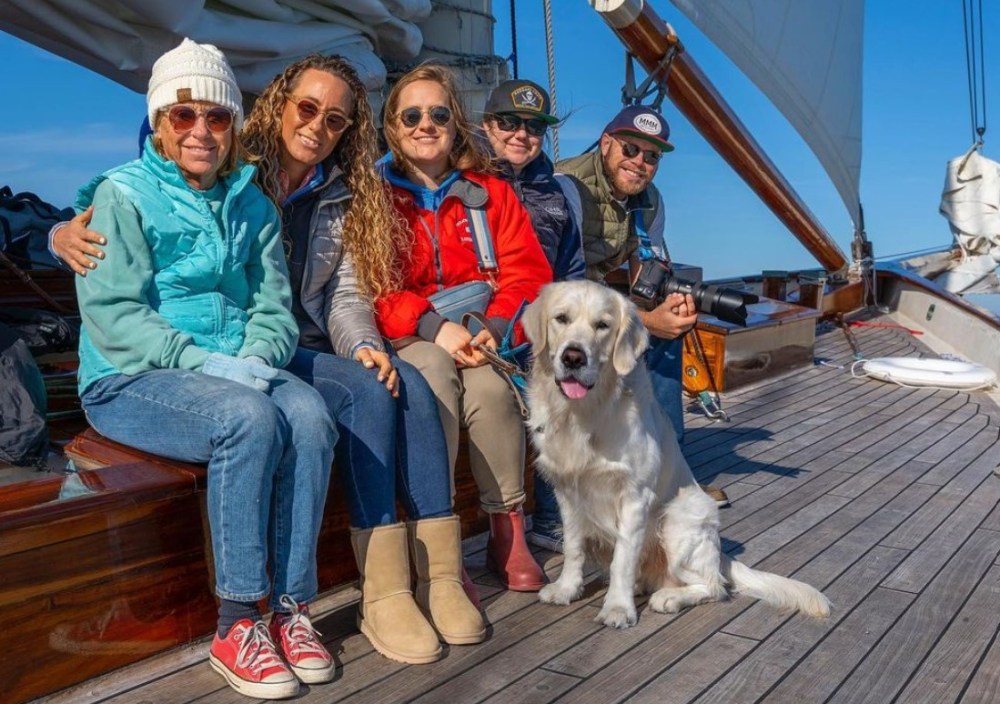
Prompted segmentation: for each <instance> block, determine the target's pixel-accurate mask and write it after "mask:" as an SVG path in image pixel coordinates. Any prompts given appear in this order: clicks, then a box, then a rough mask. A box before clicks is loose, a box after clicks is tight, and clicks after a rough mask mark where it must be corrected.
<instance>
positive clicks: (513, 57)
mask: <svg viewBox="0 0 1000 704" xmlns="http://www.w3.org/2000/svg"><path fill="white" fill-rule="evenodd" d="M963 1H964V0H963ZM516 2H517V0H510V62H511V67H512V68H513V69H514V78H517V77H518V75H517V6H516Z"/></svg>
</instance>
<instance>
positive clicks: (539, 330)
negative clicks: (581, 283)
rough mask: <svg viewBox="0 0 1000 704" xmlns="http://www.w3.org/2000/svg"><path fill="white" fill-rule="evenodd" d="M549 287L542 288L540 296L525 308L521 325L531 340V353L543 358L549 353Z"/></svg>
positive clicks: (536, 357) (535, 356) (537, 357)
mask: <svg viewBox="0 0 1000 704" xmlns="http://www.w3.org/2000/svg"><path fill="white" fill-rule="evenodd" d="M550 285H551V284H550ZM548 288H549V287H548V286H545V287H544V288H542V291H541V293H539V294H538V298H536V299H535V300H534V302H533V303H531V304H530V305H529V306H528V307H527V308H525V309H524V315H522V316H521V327H522V328H523V329H524V335H525V337H527V338H528V340H530V341H531V354H532V356H533V357H534V358H535V359H543V358H544V355H545V354H546V353H547V350H546V347H547V346H548V337H549V316H548V315H547V314H546V312H545V311H546V309H547V308H548V304H547V301H548V298H549V297H548V294H547V289H548Z"/></svg>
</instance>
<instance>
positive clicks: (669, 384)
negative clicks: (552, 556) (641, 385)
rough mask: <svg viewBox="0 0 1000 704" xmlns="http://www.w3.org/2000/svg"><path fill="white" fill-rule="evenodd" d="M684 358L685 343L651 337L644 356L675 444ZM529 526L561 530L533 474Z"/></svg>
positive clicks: (550, 499) (551, 499)
mask: <svg viewBox="0 0 1000 704" xmlns="http://www.w3.org/2000/svg"><path fill="white" fill-rule="evenodd" d="M683 355H684V341H683V340H682V339H681V338H677V339H676V340H664V339H662V338H659V337H650V347H649V350H648V351H647V352H646V366H647V367H648V368H649V376H650V378H651V379H652V382H653V396H654V397H655V398H656V400H657V401H658V402H659V404H660V406H662V407H663V410H664V411H665V412H666V414H667V417H668V418H670V422H671V424H673V426H674V431H676V433H677V442H681V441H682V440H683V439H684V403H683V399H682V398H681V392H682V390H683V389H682V387H681V368H682V363H683ZM532 526H533V527H534V526H538V527H539V528H541V529H542V530H545V531H546V532H552V531H553V530H557V529H559V528H560V527H561V526H562V519H560V518H559V505H558V504H557V503H556V495H555V492H554V491H553V490H552V487H551V485H549V483H548V482H547V481H545V480H544V479H543V478H542V477H541V476H540V475H538V474H535V513H534V516H533V518H532Z"/></svg>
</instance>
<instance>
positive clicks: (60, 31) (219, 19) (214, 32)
mask: <svg viewBox="0 0 1000 704" xmlns="http://www.w3.org/2000/svg"><path fill="white" fill-rule="evenodd" d="M2 7H3V10H2V12H0V30H2V31H4V32H8V33H10V34H13V35H14V36H17V37H20V38H21V39H24V40H25V41H27V42H30V43H32V44H34V45H36V46H40V47H42V48H43V49H47V50H48V51H51V52H52V53H54V54H57V55H59V56H62V57H64V58H66V59H69V60H70V61H73V62H74V63H77V64H80V65H81V66H85V67H87V68H89V69H92V70H94V71H96V72H97V73H100V74H102V75H104V76H107V77H108V78H110V79H112V80H114V81H117V82H118V83H121V84H122V85H125V86H127V87H129V88H132V89H133V90H136V91H140V92H145V90H146V82H147V81H148V79H149V73H150V70H151V68H152V66H153V62H154V61H156V59H157V58H158V57H159V56H160V55H161V54H163V53H164V52H165V51H167V50H169V49H172V48H173V47H175V46H177V45H178V44H179V43H180V41H181V39H183V38H184V37H189V38H191V39H193V40H195V41H197V42H201V43H208V44H214V45H215V46H217V47H219V48H220V49H221V50H222V51H223V52H224V53H225V54H226V57H227V58H228V59H229V62H230V64H231V65H232V67H233V70H234V71H235V72H236V77H237V80H238V81H239V83H240V87H241V88H242V89H243V90H244V91H249V92H252V93H259V92H260V91H261V90H262V89H263V88H264V86H265V85H267V84H268V83H269V82H270V80H271V79H272V78H273V77H274V76H275V75H276V74H278V73H280V72H281V71H282V70H283V69H284V68H285V66H287V65H288V64H289V63H290V62H291V61H294V60H296V59H299V58H301V57H303V56H306V55H307V54H310V53H312V52H321V53H325V54H340V55H342V56H344V57H345V58H347V59H348V60H350V61H351V62H352V64H354V66H355V67H356V68H357V69H358V71H359V72H360V74H361V78H362V80H364V81H365V84H366V86H367V87H368V89H369V90H376V89H378V88H379V87H381V86H382V84H383V83H384V82H385V66H384V65H383V63H382V61H381V59H380V58H379V56H385V57H389V58H393V59H399V60H409V59H413V58H414V57H415V56H416V55H417V54H418V52H419V51H420V48H421V43H422V37H421V33H420V30H419V29H418V28H417V26H416V24H415V23H416V22H419V21H421V20H423V19H426V18H427V16H428V15H430V12H431V2H430V0H384V1H383V0H169V1H168V2H164V1H163V0H44V1H42V0H3V2H2ZM376 51H377V52H378V55H376Z"/></svg>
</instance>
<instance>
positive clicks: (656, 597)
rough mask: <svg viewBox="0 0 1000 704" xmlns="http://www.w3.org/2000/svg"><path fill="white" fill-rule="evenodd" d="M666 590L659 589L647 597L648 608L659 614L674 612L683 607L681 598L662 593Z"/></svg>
mask: <svg viewBox="0 0 1000 704" xmlns="http://www.w3.org/2000/svg"><path fill="white" fill-rule="evenodd" d="M667 591H669V590H667V589H661V590H660V591H658V592H656V593H655V594H653V595H652V596H651V597H649V608H651V609H652V610H653V611H656V612H657V613H661V614H676V613H677V612H678V611H680V610H681V609H682V608H684V603H683V602H682V601H681V599H680V598H679V597H676V596H672V595H670V594H664V592H667Z"/></svg>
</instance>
